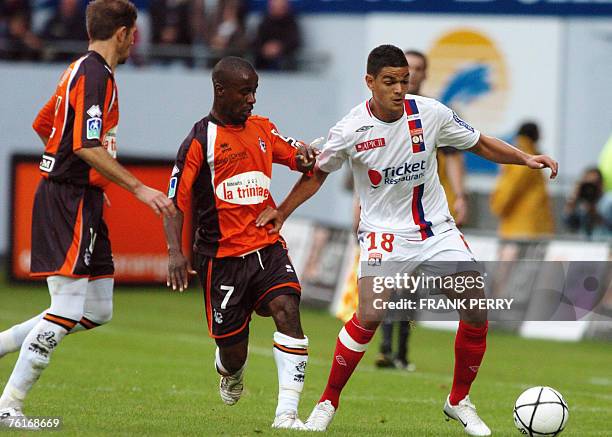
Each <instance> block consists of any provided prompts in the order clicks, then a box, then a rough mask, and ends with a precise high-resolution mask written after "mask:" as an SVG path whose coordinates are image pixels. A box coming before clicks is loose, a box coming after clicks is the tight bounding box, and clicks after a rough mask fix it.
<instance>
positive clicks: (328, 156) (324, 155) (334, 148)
mask: <svg viewBox="0 0 612 437" xmlns="http://www.w3.org/2000/svg"><path fill="white" fill-rule="evenodd" d="M342 127H343V123H342V122H339V123H337V124H336V125H335V126H334V127H332V128H331V129H330V131H329V135H328V136H327V142H326V143H325V145H324V146H323V149H322V150H321V154H320V155H319V157H318V159H317V166H318V167H319V169H320V170H322V171H324V172H325V173H331V172H334V171H336V170H339V169H340V168H341V167H342V164H344V161H346V160H347V159H348V157H349V155H348V151H347V148H348V144H347V142H346V140H345V139H344V135H343V133H342V131H343V129H342Z"/></svg>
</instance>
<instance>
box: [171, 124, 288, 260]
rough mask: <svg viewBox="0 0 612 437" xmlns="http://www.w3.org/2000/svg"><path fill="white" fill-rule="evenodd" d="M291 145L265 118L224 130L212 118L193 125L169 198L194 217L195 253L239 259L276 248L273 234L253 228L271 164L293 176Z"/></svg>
mask: <svg viewBox="0 0 612 437" xmlns="http://www.w3.org/2000/svg"><path fill="white" fill-rule="evenodd" d="M296 154H297V148H296V140H294V139H293V138H287V137H283V136H281V135H280V134H279V133H278V131H277V130H276V127H275V126H274V124H273V123H271V122H270V120H268V119H267V118H264V117H260V116H255V115H254V116H251V117H249V118H248V120H247V121H246V123H245V124H244V126H241V127H237V126H224V125H223V124H222V123H220V122H219V121H217V120H215V119H214V118H213V117H212V116H211V115H209V116H207V117H205V118H203V119H202V120H200V121H198V122H197V123H196V124H195V125H194V127H193V129H192V130H191V132H190V133H189V135H188V136H187V138H186V139H185V141H183V144H182V145H181V147H180V149H179V151H178V155H177V158H176V164H175V166H174V169H173V171H172V176H171V179H170V185H169V189H168V197H169V198H171V199H173V201H174V204H175V205H176V207H177V208H179V209H180V210H181V211H183V212H184V211H185V209H186V207H187V206H188V204H189V202H190V201H192V202H193V203H192V207H193V209H194V211H195V213H196V222H197V230H196V236H195V242H194V248H195V250H196V252H198V253H200V254H202V255H205V256H209V257H216V258H222V257H229V256H238V255H244V254H246V253H249V252H252V251H253V250H256V249H260V248H262V247H264V246H267V245H270V244H273V243H275V242H276V241H277V240H278V238H279V237H278V234H274V235H269V234H268V231H267V229H265V228H258V227H256V226H255V219H256V218H257V216H258V215H259V214H260V213H261V212H262V211H263V210H264V209H265V208H266V206H271V207H275V204H274V201H273V200H272V197H271V195H270V178H271V176H272V163H273V162H274V163H278V164H283V165H286V166H287V167H289V168H291V169H292V170H296V169H297V167H296Z"/></svg>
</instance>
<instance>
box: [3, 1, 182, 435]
mask: <svg viewBox="0 0 612 437" xmlns="http://www.w3.org/2000/svg"><path fill="white" fill-rule="evenodd" d="M86 15H87V31H88V33H89V38H90V44H89V51H88V52H87V53H86V54H85V55H83V56H82V57H80V58H79V59H78V60H77V61H75V62H74V63H72V64H71V65H70V66H69V67H68V69H67V70H66V71H65V73H64V74H63V76H62V78H61V79H60V82H59V84H58V86H57V89H56V92H55V94H54V95H53V96H52V97H51V99H50V100H49V101H48V102H47V104H46V105H45V106H44V107H43V109H42V110H41V111H40V113H39V114H38V117H37V118H36V120H35V121H34V126H33V127H34V130H35V131H36V132H37V133H38V135H39V136H40V138H41V139H42V141H43V143H44V144H45V152H44V154H43V156H42V160H41V163H40V170H41V173H42V176H43V178H42V180H41V182H40V184H39V186H38V189H37V191H36V195H35V200H34V209H33V218H32V261H31V273H32V276H37V277H46V278H47V283H48V285H49V292H50V294H51V306H50V308H49V309H48V310H46V311H44V312H43V313H42V314H41V315H40V316H37V317H34V318H32V319H30V320H28V321H26V322H24V323H22V324H20V325H16V326H14V327H13V328H11V329H9V330H7V331H4V332H2V333H0V357H1V356H2V355H4V354H6V353H7V352H11V351H15V350H17V349H19V348H21V351H20V354H19V359H18V360H17V363H16V364H15V368H14V370H13V373H12V374H11V377H10V379H9V380H8V382H7V384H6V387H5V388H4V391H3V393H2V396H1V397H0V425H2V423H3V422H4V423H6V422H8V421H10V420H11V418H12V417H16V416H23V413H22V408H23V403H24V400H25V397H26V395H27V394H28V392H29V391H30V390H31V388H32V386H33V385H34V383H35V382H36V380H37V379H38V378H39V376H40V374H41V372H42V371H43V369H44V368H45V367H47V365H48V364H49V361H50V358H51V355H52V353H53V351H54V350H55V348H56V347H57V346H58V344H59V343H60V341H61V340H62V339H63V337H64V336H65V335H66V334H68V333H69V332H75V331H78V330H84V329H91V328H95V327H96V326H99V325H101V324H103V323H106V322H108V321H109V320H110V318H111V315H112V295H113V273H114V266H113V258H112V253H111V246H110V241H109V238H108V230H107V227H106V224H105V223H104V220H103V218H102V209H103V204H104V187H105V186H106V185H107V184H109V183H110V182H114V183H116V184H118V185H120V186H121V187H123V188H125V189H127V190H128V191H129V192H130V193H132V194H133V195H134V196H136V198H137V199H138V200H140V201H142V202H143V203H145V204H146V205H147V206H149V207H150V208H151V209H152V210H153V211H154V212H155V213H157V214H164V215H173V214H175V213H176V210H175V208H174V205H173V204H172V202H171V201H170V200H169V199H168V198H167V197H166V195H165V194H164V193H162V192H160V191H157V190H154V189H152V188H150V187H148V186H146V185H144V184H143V183H142V182H140V181H139V180H138V179H137V178H136V177H134V175H132V174H131V173H130V172H129V171H127V170H126V169H125V168H124V167H122V166H121V165H120V164H119V163H117V161H116V160H115V157H116V154H117V147H116V131H117V124H118V121H119V109H118V100H117V87H116V85H115V79H114V71H115V68H116V67H117V65H118V64H122V63H124V62H125V61H126V60H127V58H128V56H129V53H130V47H131V46H132V45H133V43H134V33H135V31H136V15H137V13H136V8H135V7H134V5H133V4H132V3H131V2H129V1H128V0H94V1H92V2H90V3H89V5H88V6H87V13H86Z"/></svg>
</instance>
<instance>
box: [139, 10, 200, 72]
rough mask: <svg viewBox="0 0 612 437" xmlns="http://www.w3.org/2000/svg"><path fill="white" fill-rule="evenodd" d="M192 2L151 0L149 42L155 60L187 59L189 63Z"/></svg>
mask: <svg viewBox="0 0 612 437" xmlns="http://www.w3.org/2000/svg"><path fill="white" fill-rule="evenodd" d="M194 8H195V2H194V1H193V0H151V2H150V4H149V13H150V15H151V42H152V43H153V44H154V45H155V46H156V47H154V48H153V50H154V53H155V54H156V56H154V57H155V58H157V59H163V60H167V61H170V60H173V59H188V62H189V63H191V60H190V59H191V52H190V48H189V47H182V48H181V47H176V46H177V45H183V46H189V45H191V43H192V41H193V27H194V26H193V22H192V12H193V10H194Z"/></svg>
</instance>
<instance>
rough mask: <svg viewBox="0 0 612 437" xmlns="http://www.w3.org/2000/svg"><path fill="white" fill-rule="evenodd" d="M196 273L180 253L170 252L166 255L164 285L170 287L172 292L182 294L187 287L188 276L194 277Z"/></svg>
mask: <svg viewBox="0 0 612 437" xmlns="http://www.w3.org/2000/svg"><path fill="white" fill-rule="evenodd" d="M195 274H196V271H195V270H193V268H191V264H189V260H188V259H187V257H186V256H185V255H183V254H182V253H181V252H180V251H173V250H171V251H170V252H169V253H168V275H167V277H166V285H167V286H168V287H170V286H172V290H174V291H176V289H177V288H178V290H179V291H180V292H181V293H182V292H183V290H185V289H186V288H187V286H188V285H189V275H195Z"/></svg>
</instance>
